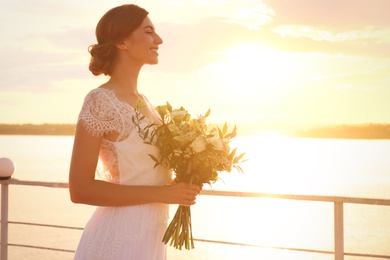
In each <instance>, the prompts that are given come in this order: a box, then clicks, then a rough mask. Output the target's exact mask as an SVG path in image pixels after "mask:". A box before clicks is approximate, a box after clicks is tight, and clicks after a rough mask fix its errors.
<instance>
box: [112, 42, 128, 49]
mask: <svg viewBox="0 0 390 260" xmlns="http://www.w3.org/2000/svg"><path fill="white" fill-rule="evenodd" d="M115 46H116V47H117V48H118V49H120V50H126V49H127V45H126V43H124V42H120V43H117V44H115Z"/></svg>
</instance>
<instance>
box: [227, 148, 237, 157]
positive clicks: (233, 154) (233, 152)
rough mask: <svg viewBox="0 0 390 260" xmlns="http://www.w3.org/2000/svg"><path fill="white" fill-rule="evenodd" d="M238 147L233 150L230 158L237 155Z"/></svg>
mask: <svg viewBox="0 0 390 260" xmlns="http://www.w3.org/2000/svg"><path fill="white" fill-rule="evenodd" d="M236 151H237V148H234V149H233V151H232V152H231V153H230V154H229V159H230V160H231V159H233V158H234V156H235V155H236Z"/></svg>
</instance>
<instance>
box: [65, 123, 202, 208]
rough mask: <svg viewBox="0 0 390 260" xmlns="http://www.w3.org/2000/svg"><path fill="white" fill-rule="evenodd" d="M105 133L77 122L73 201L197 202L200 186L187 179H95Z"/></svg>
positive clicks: (125, 203) (71, 187)
mask: <svg viewBox="0 0 390 260" xmlns="http://www.w3.org/2000/svg"><path fill="white" fill-rule="evenodd" d="M102 139H103V137H94V136H92V135H90V134H89V133H88V132H87V131H86V130H85V128H84V127H83V126H82V124H81V123H78V124H77V128H76V134H75V140H74V146H73V152H72V159H71V164H70V172H69V192H70V197H71V200H72V202H74V203H83V204H90V205H96V206H128V205H138V204H145V203H153V202H161V203H167V204H181V205H193V204H195V200H196V196H197V195H198V194H199V192H200V189H201V188H200V187H199V186H196V185H189V184H186V183H178V184H172V185H165V186H127V185H120V184H115V183H109V182H105V181H100V180H96V179H95V171H96V166H97V162H98V157H99V150H100V144H101V142H102Z"/></svg>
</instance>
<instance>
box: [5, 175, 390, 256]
mask: <svg viewBox="0 0 390 260" xmlns="http://www.w3.org/2000/svg"><path fill="white" fill-rule="evenodd" d="M0 183H1V253H0V260H7V254H8V246H20V247H30V248H36V249H45V250H55V251H63V252H74V251H73V250H67V249H58V248H46V247H37V246H30V245H21V244H9V243H8V224H21V225H35V226H45V227H53V228H67V229H78V230H82V229H83V228H79V227H67V226H57V225H47V224H38V223H26V222H14V221H9V220H8V186H9V185H28V186H42V187H52V188H68V183H58V182H38V181H22V180H17V179H13V178H11V179H6V180H0ZM201 194H202V195H210V196H234V197H252V198H253V197H256V198H273V199H283V200H300V201H316V202H328V203H333V204H334V252H333V251H325V250H315V249H305V248H285V247H274V246H261V245H254V244H242V243H235V242H227V241H215V240H207V239H195V240H197V241H201V242H208V243H219V244H228V245H238V246H251V247H262V248H272V249H288V250H293V251H303V252H309V253H320V254H334V256H335V260H343V259H344V256H358V257H370V258H371V259H372V258H382V259H390V255H376V254H362V253H349V252H344V204H345V203H350V204H366V205H378V206H379V205H380V206H390V199H372V198H355V197H340V196H317V195H297V194H271V193H259V192H237V191H218V190H203V191H202V193H201Z"/></svg>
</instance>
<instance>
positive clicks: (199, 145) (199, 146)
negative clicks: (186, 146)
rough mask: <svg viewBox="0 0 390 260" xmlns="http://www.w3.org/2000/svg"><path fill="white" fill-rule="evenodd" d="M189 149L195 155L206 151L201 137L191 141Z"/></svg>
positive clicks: (204, 141) (204, 142)
mask: <svg viewBox="0 0 390 260" xmlns="http://www.w3.org/2000/svg"><path fill="white" fill-rule="evenodd" d="M190 147H191V148H192V150H193V151H194V152H195V153H201V152H203V151H204V150H206V140H205V139H204V137H203V136H198V137H196V138H195V140H194V141H192V143H191V144H190Z"/></svg>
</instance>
